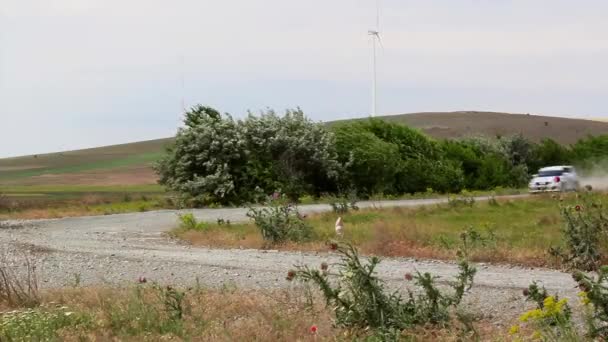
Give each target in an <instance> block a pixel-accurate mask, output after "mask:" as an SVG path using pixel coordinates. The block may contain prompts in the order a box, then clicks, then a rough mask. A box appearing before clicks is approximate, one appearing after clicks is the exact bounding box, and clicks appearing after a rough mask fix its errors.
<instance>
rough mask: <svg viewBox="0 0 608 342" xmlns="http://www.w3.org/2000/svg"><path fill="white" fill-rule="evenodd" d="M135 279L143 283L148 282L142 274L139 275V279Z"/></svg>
mask: <svg viewBox="0 0 608 342" xmlns="http://www.w3.org/2000/svg"><path fill="white" fill-rule="evenodd" d="M137 281H138V282H139V283H140V284H145V283H147V282H148V279H146V277H143V276H142V277H139V279H137Z"/></svg>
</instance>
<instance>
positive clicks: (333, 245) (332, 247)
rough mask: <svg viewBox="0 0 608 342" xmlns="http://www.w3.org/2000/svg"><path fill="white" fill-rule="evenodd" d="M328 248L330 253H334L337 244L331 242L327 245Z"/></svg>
mask: <svg viewBox="0 0 608 342" xmlns="http://www.w3.org/2000/svg"><path fill="white" fill-rule="evenodd" d="M329 248H330V249H331V250H332V251H335V250H336V249H338V244H337V243H335V242H332V243H330V244H329Z"/></svg>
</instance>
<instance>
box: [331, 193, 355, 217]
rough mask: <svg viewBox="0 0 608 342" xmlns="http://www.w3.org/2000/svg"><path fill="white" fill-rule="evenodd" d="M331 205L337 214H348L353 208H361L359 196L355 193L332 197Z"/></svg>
mask: <svg viewBox="0 0 608 342" xmlns="http://www.w3.org/2000/svg"><path fill="white" fill-rule="evenodd" d="M329 200H330V202H329V205H331V208H332V210H333V212H334V213H335V214H346V213H348V212H349V211H351V210H355V211H357V210H359V207H358V206H357V198H356V196H354V195H353V194H351V195H349V196H340V197H332V198H330V199H329Z"/></svg>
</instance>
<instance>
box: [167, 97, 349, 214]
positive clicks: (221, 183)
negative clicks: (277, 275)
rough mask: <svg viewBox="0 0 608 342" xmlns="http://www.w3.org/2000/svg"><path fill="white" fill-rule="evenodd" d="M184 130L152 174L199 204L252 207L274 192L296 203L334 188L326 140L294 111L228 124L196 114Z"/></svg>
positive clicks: (200, 110)
mask: <svg viewBox="0 0 608 342" xmlns="http://www.w3.org/2000/svg"><path fill="white" fill-rule="evenodd" d="M184 123H185V127H184V128H181V129H180V130H179V131H178V134H177V137H176V141H175V144H174V145H173V146H172V147H170V148H169V150H168V151H167V154H166V156H165V157H164V158H163V159H162V160H161V161H160V162H159V163H158V164H157V166H156V170H157V172H158V173H159V175H160V183H161V184H163V185H165V186H166V187H167V188H168V189H170V190H173V191H176V192H179V193H180V194H183V195H187V196H188V197H191V198H194V199H196V200H198V202H200V203H222V204H242V203H247V202H256V201H257V200H259V198H260V195H264V194H270V193H272V192H274V191H282V192H284V193H286V194H287V195H289V196H290V197H292V198H293V199H297V198H298V197H299V196H301V195H304V194H312V195H319V194H321V193H323V192H333V191H334V190H335V189H336V187H337V185H336V182H337V179H338V174H339V172H340V165H339V163H338V162H337V155H336V152H335V148H334V143H333V136H332V134H331V133H330V132H328V131H327V130H326V129H325V128H324V127H323V126H321V125H320V124H318V123H314V122H312V121H310V120H309V119H307V118H306V117H305V115H304V113H303V112H302V111H301V110H300V109H296V110H288V111H287V112H286V114H285V115H284V116H278V115H277V114H276V113H275V112H274V111H271V110H269V111H267V112H263V113H261V115H259V116H254V115H253V114H251V113H250V114H249V116H248V117H247V118H245V119H244V120H241V121H235V120H233V119H232V117H230V116H229V115H221V114H220V113H219V112H218V111H216V110H215V109H213V108H209V107H204V106H197V107H194V108H193V109H192V110H190V111H189V112H188V113H186V117H185V120H184Z"/></svg>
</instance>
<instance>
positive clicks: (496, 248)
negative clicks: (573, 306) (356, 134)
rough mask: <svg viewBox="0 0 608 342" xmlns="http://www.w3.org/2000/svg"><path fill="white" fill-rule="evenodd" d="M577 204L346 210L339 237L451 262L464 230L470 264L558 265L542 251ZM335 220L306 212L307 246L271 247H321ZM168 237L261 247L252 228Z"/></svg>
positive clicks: (542, 200)
mask: <svg viewBox="0 0 608 342" xmlns="http://www.w3.org/2000/svg"><path fill="white" fill-rule="evenodd" d="M597 196H605V195H603V194H598V195H597ZM576 201H577V198H576V194H571V195H566V196H564V198H563V202H560V200H559V199H558V198H554V197H552V196H544V195H543V196H535V197H532V198H527V199H521V200H498V201H495V202H493V203H486V202H478V203H475V204H474V205H473V206H472V207H467V206H459V207H458V206H457V207H451V206H449V205H437V206H428V207H420V208H399V207H398V208H386V209H366V210H360V211H351V212H349V213H347V214H343V215H342V216H343V220H344V237H343V239H344V240H345V241H348V242H351V243H353V244H354V245H355V246H357V247H358V248H359V249H360V250H361V251H362V252H363V253H365V254H372V255H380V256H390V257H415V258H432V259H453V258H455V256H456V253H457V250H458V248H459V247H461V245H462V243H463V235H462V234H463V233H465V234H467V235H466V240H467V241H466V242H467V243H468V244H469V247H470V248H469V249H470V259H471V260H472V261H479V262H493V263H510V264H520V265H526V266H558V264H557V261H556V259H555V258H554V257H552V256H550V255H549V254H548V252H547V251H548V249H549V248H550V247H551V246H558V245H560V244H561V243H562V241H561V227H562V223H561V219H560V213H559V205H560V204H568V203H575V202H576ZM337 216H338V215H337V214H334V213H325V214H319V215H312V216H310V217H308V218H307V219H306V220H307V222H308V223H309V224H310V225H312V226H313V238H312V241H309V242H303V243H285V244H278V245H274V246H271V248H273V249H279V250H300V251H322V250H325V247H324V244H325V242H326V241H327V240H329V239H332V238H335V237H336V236H335V232H334V223H335V221H336V218H337ZM171 235H172V236H174V237H177V238H179V239H182V240H184V241H186V242H187V243H190V244H192V245H195V246H207V247H219V248H265V243H264V241H263V240H262V237H261V235H260V232H259V230H258V229H257V227H255V225H254V224H253V223H244V224H232V225H217V224H208V225H207V226H206V228H205V230H204V231H194V230H186V229H180V228H176V229H175V230H173V231H172V232H171Z"/></svg>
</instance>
